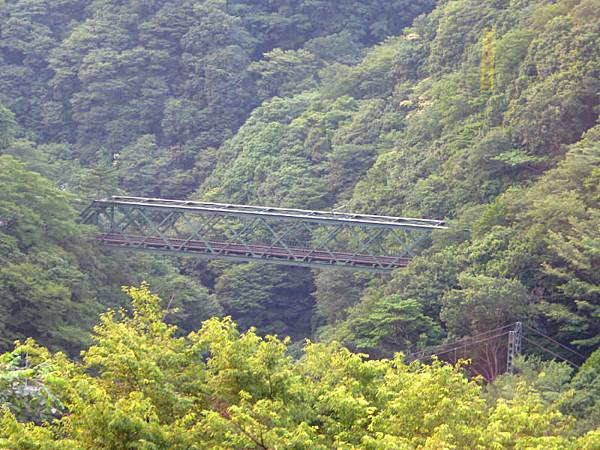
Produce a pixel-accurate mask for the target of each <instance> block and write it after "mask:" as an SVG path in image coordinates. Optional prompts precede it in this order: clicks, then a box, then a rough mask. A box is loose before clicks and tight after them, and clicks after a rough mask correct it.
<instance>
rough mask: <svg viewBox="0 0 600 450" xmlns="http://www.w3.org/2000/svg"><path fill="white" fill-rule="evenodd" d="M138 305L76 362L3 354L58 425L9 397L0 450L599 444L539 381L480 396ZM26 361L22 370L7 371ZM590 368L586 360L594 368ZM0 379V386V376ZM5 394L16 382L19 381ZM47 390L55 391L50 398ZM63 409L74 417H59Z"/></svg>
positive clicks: (444, 375) (24, 351) (444, 376)
mask: <svg viewBox="0 0 600 450" xmlns="http://www.w3.org/2000/svg"><path fill="white" fill-rule="evenodd" d="M127 292H128V293H129V295H130V296H131V300H132V305H133V308H134V309H133V312H132V314H128V313H126V312H125V311H123V310H121V311H118V312H115V311H113V312H108V313H106V314H104V315H103V316H102V318H101V323H100V324H99V325H98V326H97V327H96V328H95V333H94V345H92V346H91V347H90V348H89V349H88V350H87V351H85V352H84V353H83V358H82V361H81V362H76V363H74V362H70V361H69V360H68V359H66V358H65V357H64V355H62V354H56V355H52V354H50V353H49V352H48V351H47V350H45V349H44V348H42V347H39V346H37V345H36V344H35V343H34V342H33V341H26V342H24V343H21V344H19V345H18V346H17V348H16V349H15V350H14V351H13V352H11V353H7V354H5V355H4V356H2V359H0V364H2V363H4V365H0V375H2V376H0V383H2V381H3V380H5V379H7V378H8V377H9V375H12V379H13V380H17V381H16V383H14V384H13V386H15V385H16V386H20V385H21V383H24V382H25V379H26V377H29V379H31V380H34V381H35V382H37V383H38V384H39V385H41V386H43V388H44V390H40V391H38V392H37V395H38V397H43V398H48V397H49V395H50V396H51V398H50V402H51V404H52V405H55V406H57V407H59V408H61V409H57V408H55V414H56V415H57V416H59V418H58V419H57V420H54V421H50V420H48V419H47V417H45V416H41V417H39V416H38V417H32V418H33V419H35V420H37V422H38V424H37V425H35V424H33V423H30V424H27V425H25V424H22V423H19V422H18V421H17V420H16V419H15V416H14V414H13V413H12V412H11V410H12V411H15V412H17V413H20V414H23V413H24V411H22V410H21V409H20V407H19V403H18V402H17V401H13V402H12V403H9V405H10V408H7V409H5V410H4V411H3V412H2V415H1V416H0V446H2V448H6V449H23V448H28V449H61V450H62V449H125V448H140V449H171V450H173V449H204V448H227V449H237V448H239V449H250V448H257V449H274V448H294V449H306V450H309V449H310V450H314V449H323V450H325V449H330V448H344V449H346V448H347V449H358V448H361V449H372V450H374V449H413V448H422V449H439V448H473V449H475V448H477V449H495V448H538V449H548V448H553V449H578V450H583V449H590V450H591V449H593V448H597V446H598V445H599V444H600V434H599V432H598V430H596V431H592V432H589V433H587V434H585V435H583V436H582V437H579V438H576V437H572V436H570V433H571V430H572V427H573V423H572V422H571V421H570V420H569V417H568V416H567V415H564V414H563V413H561V411H560V410H559V409H558V407H557V406H556V404H555V402H552V401H548V400H547V399H545V398H543V397H541V396H540V395H539V394H538V393H537V391H536V390H535V384H536V383H535V380H533V381H532V380H530V379H524V380H522V381H520V382H519V383H517V385H516V386H517V387H516V390H517V392H515V394H514V395H513V396H511V395H510V393H509V394H508V395H505V396H498V398H497V399H495V400H494V401H492V402H490V403H491V404H486V399H485V392H484V390H483V388H482V386H481V385H480V384H478V383H477V381H473V380H471V381H469V380H467V379H466V378H465V377H464V375H463V374H462V373H461V371H460V368H459V367H456V368H454V367H452V366H449V365H442V364H441V363H439V362H438V363H434V364H433V365H420V364H418V363H414V364H411V365H406V364H404V363H403V362H402V359H401V355H398V356H397V357H395V358H394V359H391V360H386V359H384V360H371V361H368V360H365V358H364V356H361V355H357V354H353V353H351V352H349V351H348V350H346V349H343V348H340V347H339V346H336V345H324V344H311V343H307V344H306V345H305V347H304V349H303V351H302V356H301V358H300V359H299V360H294V359H293V358H291V357H290V356H288V355H286V348H287V346H288V343H289V341H288V340H284V341H281V340H279V339H277V338H276V337H273V336H267V337H265V338H261V337H259V336H257V335H256V333H255V330H254V329H250V330H248V331H247V332H246V333H240V332H239V331H238V330H237V328H236V326H235V325H234V324H233V323H232V322H231V320H229V319H225V320H218V319H211V320H208V321H206V322H205V323H204V324H203V326H202V328H201V329H200V330H198V331H197V332H192V333H190V334H189V335H187V336H186V337H180V338H177V337H175V331H176V330H175V328H174V327H173V326H169V325H167V324H165V323H164V322H162V321H161V319H163V318H164V316H165V312H164V311H163V310H161V309H160V307H159V302H160V299H159V298H158V297H156V296H155V295H152V294H151V293H150V292H149V291H148V290H147V287H145V286H142V287H141V288H131V289H127ZM23 358H26V361H27V363H28V366H27V367H26V368H24V369H18V368H15V366H16V364H14V363H13V364H12V366H9V365H8V364H9V363H10V362H11V361H15V360H17V361H18V360H19V359H23ZM591 364H592V365H593V363H591ZM0 386H1V385H0ZM12 392H13V397H16V398H18V397H19V394H20V392H21V391H19V390H18V389H13V391H12ZM48 393H49V394H48ZM66 412H68V414H64V413H66Z"/></svg>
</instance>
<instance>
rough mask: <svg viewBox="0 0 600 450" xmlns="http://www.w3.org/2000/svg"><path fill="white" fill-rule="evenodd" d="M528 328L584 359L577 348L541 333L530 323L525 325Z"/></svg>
mask: <svg viewBox="0 0 600 450" xmlns="http://www.w3.org/2000/svg"><path fill="white" fill-rule="evenodd" d="M525 326H526V327H527V328H528V329H529V330H531V331H533V332H534V333H537V334H539V335H540V336H542V337H545V338H546V339H548V340H549V341H551V342H554V343H555V344H556V345H558V346H560V347H562V348H564V349H565V350H568V351H570V352H571V353H574V354H575V355H577V356H580V357H581V358H583V359H586V356H585V355H583V354H581V353H579V352H578V351H577V350H574V349H572V348H570V347H568V346H566V345H565V344H561V343H560V342H558V341H557V340H556V339H553V338H551V337H550V336H547V335H545V334H544V333H542V332H541V331H540V330H538V329H537V328H534V327H532V326H531V325H525Z"/></svg>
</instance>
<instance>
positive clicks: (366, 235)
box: [81, 196, 446, 272]
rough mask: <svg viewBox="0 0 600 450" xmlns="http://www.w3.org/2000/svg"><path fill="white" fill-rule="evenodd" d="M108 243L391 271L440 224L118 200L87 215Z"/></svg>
mask: <svg viewBox="0 0 600 450" xmlns="http://www.w3.org/2000/svg"><path fill="white" fill-rule="evenodd" d="M81 222H82V223H84V224H89V225H95V226H96V227H97V229H98V232H97V234H96V240H97V241H98V242H99V243H100V244H101V245H103V246H106V247H111V248H117V249H125V250H141V251H154V252H163V253H168V254H171V255H175V256H199V257H203V258H220V259H228V260H233V261H263V262H268V263H274V264H284V265H293V266H304V267H316V268H342V269H353V270H368V271H374V272H388V271H391V270H394V269H397V268H401V267H406V266H407V265H408V263H409V261H410V259H411V257H412V256H413V252H414V251H415V250H416V249H417V248H418V245H419V243H421V242H422V241H423V240H424V239H426V238H427V236H428V235H429V234H430V232H431V231H433V230H437V229H444V228H446V227H445V226H444V222H443V221H441V220H432V219H414V218H407V217H392V216H376V215H369V214H352V213H343V212H333V211H310V210H301V209H288V208H271V207H264V206H247V205H229V204H222V203H207V202H196V201H187V200H167V199H156V198H142V197H124V196H114V197H111V198H107V199H102V200H95V201H93V202H92V204H91V205H89V206H88V207H87V208H86V209H85V210H84V211H83V212H82V213H81Z"/></svg>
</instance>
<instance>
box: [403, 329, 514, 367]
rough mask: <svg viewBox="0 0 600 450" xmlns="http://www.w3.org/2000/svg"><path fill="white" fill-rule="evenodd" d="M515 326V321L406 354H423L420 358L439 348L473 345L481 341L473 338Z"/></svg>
mask: <svg viewBox="0 0 600 450" xmlns="http://www.w3.org/2000/svg"><path fill="white" fill-rule="evenodd" d="M513 326H514V323H509V324H508V325H504V326H501V327H498V328H494V329H491V330H488V331H484V332H483V333H478V334H475V335H473V336H466V337H463V338H461V339H457V340H455V341H452V342H448V343H446V344H441V345H436V346H433V347H428V348H425V349H423V350H421V351H418V352H412V353H409V354H408V355H406V356H407V357H413V356H417V355H421V356H420V357H419V358H418V359H420V358H424V357H427V356H430V355H434V354H438V353H439V352H438V350H440V351H443V350H445V349H447V348H448V346H451V345H457V348H460V347H465V346H466V345H467V344H468V345H471V344H474V343H477V342H479V341H473V339H478V338H482V337H483V336H486V335H488V334H491V333H495V332H497V331H500V330H504V329H506V328H510V327H513ZM506 333H508V332H506ZM506 333H502V334H500V335H498V336H503V335H504V334H506ZM498 336H496V337H498Z"/></svg>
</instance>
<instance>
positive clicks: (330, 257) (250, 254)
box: [96, 234, 410, 271]
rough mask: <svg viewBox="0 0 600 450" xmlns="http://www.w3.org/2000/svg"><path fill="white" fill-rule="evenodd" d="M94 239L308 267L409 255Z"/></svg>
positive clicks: (381, 266)
mask: <svg viewBox="0 0 600 450" xmlns="http://www.w3.org/2000/svg"><path fill="white" fill-rule="evenodd" d="M96 239H97V241H98V242H99V243H101V244H102V245H106V246H110V247H119V248H122V249H127V248H130V249H137V250H139V249H144V250H157V251H169V252H173V251H176V252H181V253H182V254H185V253H192V254H197V255H200V256H202V255H203V256H205V257H209V258H230V259H235V260H238V261H240V260H241V261H251V260H256V259H269V260H276V261H277V262H280V263H282V264H286V263H287V264H290V265H298V266H308V267H312V266H315V265H317V264H320V265H324V266H331V265H335V266H337V267H342V268H343V266H346V267H347V268H363V269H370V270H374V271H379V270H381V271H389V270H390V269H396V268H401V267H406V266H407V265H408V263H409V262H410V258H397V257H394V256H371V255H366V254H357V253H350V252H339V251H324V250H311V249H306V248H292V247H288V248H285V247H276V246H269V245H256V244H238V243H232V242H226V241H214V240H212V241H206V242H205V241H199V240H188V239H178V238H168V239H166V240H165V239H163V238H160V237H154V236H150V237H145V236H127V239H126V238H125V237H124V236H123V235H121V234H105V235H100V236H98V237H97V238H96Z"/></svg>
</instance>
